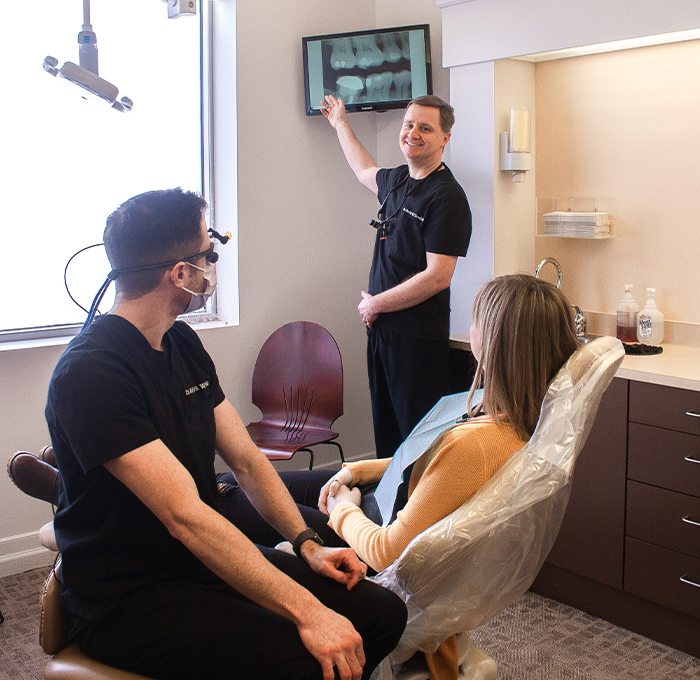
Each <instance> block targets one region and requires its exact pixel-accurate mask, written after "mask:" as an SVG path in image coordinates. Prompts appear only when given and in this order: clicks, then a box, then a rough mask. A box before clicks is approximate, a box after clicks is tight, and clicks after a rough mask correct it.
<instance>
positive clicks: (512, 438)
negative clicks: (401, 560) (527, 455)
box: [330, 423, 522, 571]
mask: <svg viewBox="0 0 700 680" xmlns="http://www.w3.org/2000/svg"><path fill="white" fill-rule="evenodd" d="M521 445H522V442H521V441H520V440H519V439H518V438H517V436H516V435H515V434H514V432H513V431H512V429H511V428H510V427H508V426H504V427H501V428H499V427H497V426H496V425H494V424H493V423H488V424H481V425H479V426H474V425H470V424H467V426H461V427H458V428H454V429H453V430H451V431H449V432H448V433H446V434H445V435H444V436H443V437H442V438H441V439H440V440H439V442H438V443H437V444H436V445H435V446H434V447H431V449H429V450H428V451H426V452H425V453H424V454H423V455H422V456H421V457H420V458H419V460H418V461H417V462H416V465H415V467H414V469H413V473H412V474H411V482H410V488H409V498H408V502H407V503H406V506H405V507H404V508H403V509H402V510H401V511H400V512H399V513H398V515H397V517H396V520H395V521H394V522H392V523H391V524H390V525H389V526H388V527H384V528H382V527H380V526H378V525H376V524H374V522H372V521H371V520H370V519H368V518H367V517H366V516H365V515H364V513H363V512H362V510H360V508H358V507H357V506H354V505H352V504H350V503H341V504H339V505H337V506H336V507H335V509H334V510H333V512H332V513H331V518H330V519H331V526H332V527H333V529H334V530H335V531H336V533H337V534H338V535H339V536H341V537H342V538H343V539H344V540H345V541H346V542H347V543H348V544H349V545H350V546H351V547H352V548H354V550H355V552H357V554H358V555H359V556H360V558H362V559H363V560H364V561H365V562H366V563H367V564H369V565H370V566H371V567H372V568H373V569H375V570H376V571H381V570H382V569H384V568H385V567H387V566H388V565H389V564H391V563H392V562H393V561H394V560H396V559H397V558H398V557H399V556H400V555H401V553H402V552H403V550H404V548H405V547H406V546H407V545H408V544H409V543H410V541H411V540H412V539H413V538H414V537H415V536H417V535H418V534H419V533H421V532H422V531H425V529H427V528H428V527H430V526H432V525H433V524H435V522H437V521H439V520H441V519H442V518H443V517H446V516H447V515H449V514H450V513H451V512H452V511H454V510H456V509H457V508H458V507H459V506H460V505H462V503H464V502H465V501H466V500H467V499H468V498H470V497H471V496H472V495H473V494H474V492H475V491H476V490H477V489H479V488H480V487H481V486H482V485H483V484H484V482H485V481H486V480H487V479H488V478H489V477H490V476H491V475H492V474H493V473H494V472H495V471H496V470H497V469H498V467H500V465H501V464H502V463H503V462H504V461H505V460H506V458H507V457H508V456H509V455H510V454H511V453H513V452H514V451H515V450H517V449H518V448H519V447H520V446H521ZM353 474H354V473H353ZM414 480H415V481H414Z"/></svg>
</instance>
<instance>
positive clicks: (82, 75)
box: [43, 0, 134, 112]
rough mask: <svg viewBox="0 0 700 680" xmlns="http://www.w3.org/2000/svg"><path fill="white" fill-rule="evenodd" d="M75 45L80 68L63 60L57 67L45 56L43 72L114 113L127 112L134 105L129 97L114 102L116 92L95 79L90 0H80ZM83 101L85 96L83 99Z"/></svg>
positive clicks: (95, 66) (96, 60) (95, 57)
mask: <svg viewBox="0 0 700 680" xmlns="http://www.w3.org/2000/svg"><path fill="white" fill-rule="evenodd" d="M78 45H79V47H78V60H79V62H80V65H78V64H74V63H73V62H72V61H67V62H66V63H65V64H63V66H61V67H60V68H59V67H58V59H56V58H55V57H50V56H49V57H46V58H45V59H44V64H43V66H44V70H45V71H46V72H47V73H50V74H51V75H52V76H60V77H61V78H64V79H65V80H66V81H67V82H70V83H73V84H74V85H77V86H78V87H81V88H82V89H83V90H85V92H87V93H88V94H90V95H92V96H93V97H97V98H98V99H99V100H101V101H104V102H107V103H108V104H109V105H110V106H111V107H112V108H113V109H116V110H117V111H122V112H126V111H131V108H132V107H133V105H134V102H133V101H132V100H131V99H129V97H121V98H120V99H117V97H118V96H119V89H118V88H117V87H116V86H115V85H112V83H110V82H108V81H106V80H105V79H104V78H100V76H99V69H98V63H97V62H98V59H97V36H96V35H95V33H94V32H93V30H92V25H91V24H90V0H83V29H82V30H81V31H80V33H79V34H78ZM83 99H87V97H86V96H83Z"/></svg>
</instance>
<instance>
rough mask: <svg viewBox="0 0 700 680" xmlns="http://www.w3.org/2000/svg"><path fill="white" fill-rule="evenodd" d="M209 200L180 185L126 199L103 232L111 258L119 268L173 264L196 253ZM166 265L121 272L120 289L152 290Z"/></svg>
mask: <svg viewBox="0 0 700 680" xmlns="http://www.w3.org/2000/svg"><path fill="white" fill-rule="evenodd" d="M206 208H207V202H206V201H205V200H204V199H203V198H202V197H201V196H200V195H199V194H197V193H194V192H191V191H183V190H182V189H180V188H179V187H178V188H177V189H164V190H161V191H147V192H146V193H143V194H139V195H138V196H134V197H133V198H130V199H129V200H128V201H125V202H124V203H122V204H121V205H120V206H119V207H118V208H117V209H116V210H115V211H114V212H113V213H112V214H111V215H110V216H109V217H108V218H107V226H106V227H105V230H104V244H105V250H106V251H107V257H108V258H109V262H110V264H111V265H112V269H114V270H117V271H119V270H122V269H131V268H133V267H142V266H145V265H149V264H157V263H159V262H169V261H172V260H177V259H179V258H183V259H184V258H186V257H188V256H190V255H193V254H195V253H196V252H197V251H198V250H199V249H200V246H201V244H202V227H201V224H202V222H201V220H202V217H203V215H204V212H205V210H206ZM164 269H165V268H157V269H147V270H145V271H141V272H127V273H123V274H120V275H119V277H118V278H117V280H116V284H117V288H118V290H119V291H120V292H123V293H125V294H127V295H129V296H139V295H143V294H144V293H146V292H148V291H149V290H152V289H153V288H155V287H156V286H157V285H158V282H159V281H160V280H161V278H162V277H163V272H164Z"/></svg>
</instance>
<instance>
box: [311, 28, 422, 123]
mask: <svg viewBox="0 0 700 680" xmlns="http://www.w3.org/2000/svg"><path fill="white" fill-rule="evenodd" d="M303 46H304V66H305V85H306V96H307V101H306V105H307V114H309V115H313V114H316V113H319V112H320V100H321V99H322V98H323V97H325V96H326V95H329V94H330V95H333V96H335V97H339V98H341V99H342V100H343V101H344V102H345V105H346V107H347V109H348V111H361V110H383V109H388V108H399V107H401V106H404V105H405V104H406V103H407V102H408V101H409V100H411V99H413V98H414V97H417V96H420V95H423V94H430V93H431V92H432V87H431V72H430V42H429V34H428V27H427V26H406V27H401V28H396V29H381V30H373V31H367V32H357V33H346V34H337V35H328V36H317V37H316V38H304V39H303Z"/></svg>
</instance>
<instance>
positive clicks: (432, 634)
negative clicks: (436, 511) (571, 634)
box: [375, 337, 624, 663]
mask: <svg viewBox="0 0 700 680" xmlns="http://www.w3.org/2000/svg"><path fill="white" fill-rule="evenodd" d="M623 358H624V349H623V348H622V344H621V343H620V341H619V340H616V339H615V338H608V337H604V338H599V339H597V340H594V341H593V342H591V343H589V344H587V345H584V346H582V347H581V348H580V349H579V350H578V351H577V352H576V353H575V354H574V355H572V357H571V358H570V359H569V360H568V361H567V363H566V364H565V365H564V366H563V367H562V368H561V370H560V371H559V373H558V374H557V375H556V377H555V378H554V380H553V381H552V383H551V384H550V386H549V389H548V390H547V394H546V395H545V398H544V400H543V402H542V407H541V412H540V419H539V422H538V424H537V427H536V429H535V432H534V433H533V435H532V437H531V438H530V440H529V441H528V442H527V443H526V444H525V445H524V446H523V447H521V449H519V450H518V451H516V452H515V453H514V454H513V455H512V456H511V457H510V458H509V459H508V460H507V461H506V462H505V463H504V464H503V466H502V467H501V468H500V469H499V470H498V472H497V473H496V474H495V475H494V476H493V477H492V478H491V479H490V480H489V481H488V482H487V483H486V484H485V485H484V486H483V487H482V488H481V489H479V491H477V492H476V493H475V494H474V495H473V496H472V497H471V498H470V499H469V500H468V501H467V502H466V503H464V504H463V505H462V506H461V507H460V508H458V509H457V510H455V511H454V512H453V513H452V514H451V515H449V516H448V517H446V518H444V519H443V520H441V521H439V522H437V523H436V524H434V525H433V526H432V527H430V528H428V529H427V530H426V531H424V532H423V533H422V534H420V535H418V536H416V537H415V538H414V539H413V541H411V543H410V544H409V545H408V546H407V547H406V549H405V550H404V551H403V553H402V555H401V556H400V557H399V559H398V560H396V561H395V562H394V563H393V564H391V565H390V566H389V567H387V568H386V569H385V570H384V571H382V572H381V573H380V574H378V575H377V576H376V577H375V580H376V581H377V582H379V583H380V584H382V585H384V586H386V587H387V588H389V589H391V590H393V591H394V592H396V593H397V594H399V595H400V596H402V597H403V599H404V600H405V601H406V605H407V607H408V611H409V617H408V625H407V628H406V631H405V633H404V635H403V637H402V638H401V641H400V642H399V645H398V646H397V648H396V649H395V650H394V652H393V653H392V655H391V658H392V662H393V663H401V662H403V661H405V660H406V659H407V658H408V657H410V656H411V655H412V654H413V653H414V652H415V651H416V650H421V651H424V652H433V651H435V649H437V647H438V645H439V644H440V643H441V642H442V641H443V640H445V639H447V638H448V637H449V636H450V635H453V634H455V633H459V632H462V631H465V630H473V629H474V628H476V627H478V626H480V625H482V624H483V623H485V622H486V621H488V620H489V619H491V618H492V617H493V616H495V615H496V614H497V613H499V612H500V611H502V610H503V609H505V608H506V607H507V606H508V605H509V604H511V603H512V602H513V601H515V600H516V599H517V598H518V597H520V595H522V594H523V593H524V592H525V591H526V590H527V589H528V588H529V587H530V585H531V584H532V582H533V580H534V579H535V576H537V573H538V572H539V570H540V568H541V566H542V563H543V562H544V560H545V558H546V557H547V555H548V554H549V551H550V550H551V548H552V545H553V544H554V540H555V538H556V535H557V532H558V531H559V526H560V524H561V520H562V518H563V516H564V511H565V510H566V506H567V503H568V500H569V494H570V491H571V478H572V474H573V468H574V462H575V460H576V456H577V455H578V453H579V451H580V450H581V448H582V447H583V445H584V443H585V441H586V438H587V437H588V433H589V432H590V429H591V426H592V424H593V421H594V420H595V415H596V412H597V410H598V406H599V404H600V399H601V397H602V395H603V392H604V391H605V389H606V388H607V387H608V385H609V384H610V382H611V381H612V379H613V377H614V375H615V372H616V371H617V369H618V367H619V365H620V363H621V362H622V359H623Z"/></svg>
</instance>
